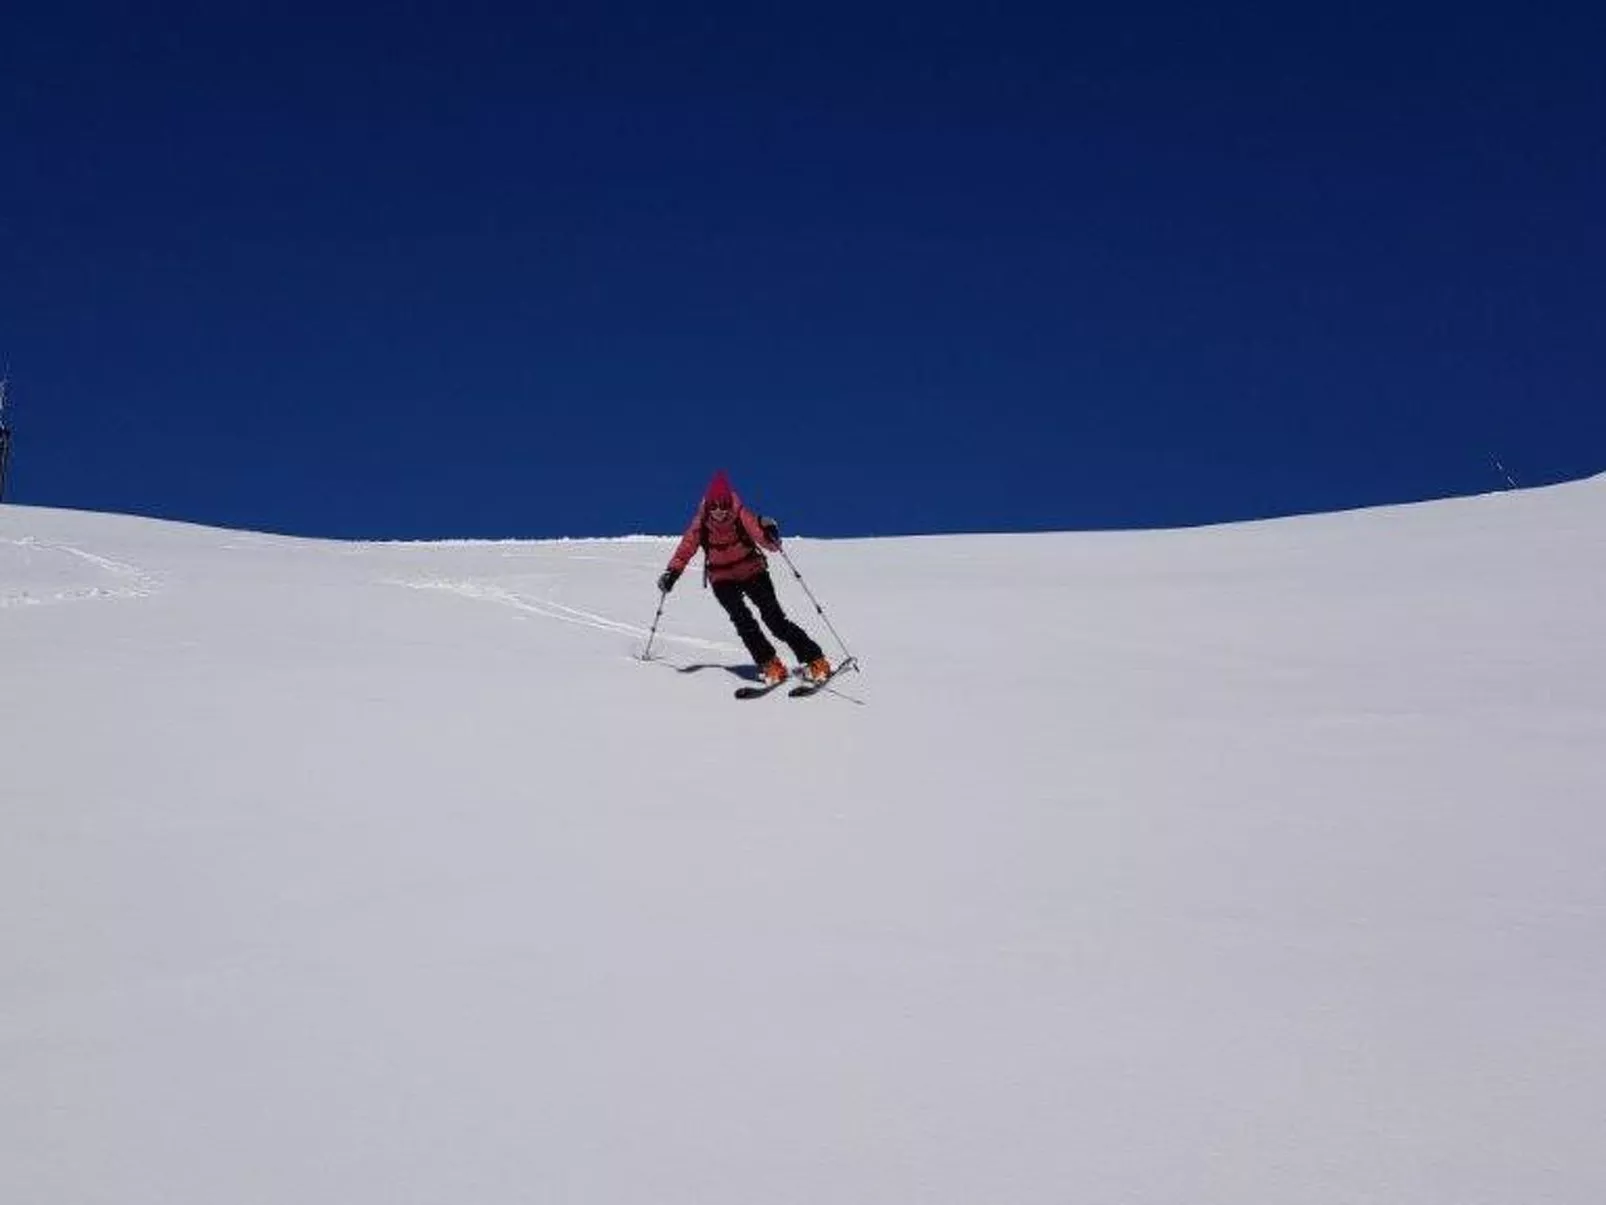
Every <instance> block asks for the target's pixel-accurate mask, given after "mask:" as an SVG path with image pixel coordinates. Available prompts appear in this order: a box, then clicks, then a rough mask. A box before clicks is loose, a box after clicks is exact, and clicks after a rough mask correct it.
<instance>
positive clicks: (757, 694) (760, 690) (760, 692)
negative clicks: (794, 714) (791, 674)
mask: <svg viewBox="0 0 1606 1205" xmlns="http://www.w3.org/2000/svg"><path fill="white" fill-rule="evenodd" d="M786 683H787V679H786V678H782V679H781V680H780V681H779V682H771V683H770V684H769V685H768V686H738V687H737V688H736V694H735V697H736V698H738V699H762V698H763V697H764V696H765V695H767V694H769V693H770V692H771V691H774V690H779V689H780V688H781V687H783V686H785V685H786Z"/></svg>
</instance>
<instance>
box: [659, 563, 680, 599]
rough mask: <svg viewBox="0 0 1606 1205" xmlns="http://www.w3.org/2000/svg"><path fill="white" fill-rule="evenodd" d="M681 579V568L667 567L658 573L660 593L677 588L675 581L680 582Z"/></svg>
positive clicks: (666, 592)
mask: <svg viewBox="0 0 1606 1205" xmlns="http://www.w3.org/2000/svg"><path fill="white" fill-rule="evenodd" d="M679 580H680V570H679V569H665V570H664V571H663V572H662V573H660V574H659V575H658V590H659V593H661V594H668V593H669V592H670V591H671V590H673V589H674V588H675V583H676V582H678V581H679Z"/></svg>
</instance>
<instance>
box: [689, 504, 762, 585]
mask: <svg viewBox="0 0 1606 1205" xmlns="http://www.w3.org/2000/svg"><path fill="white" fill-rule="evenodd" d="M705 535H706V538H707V542H706V544H705V543H704V537H705ZM698 548H702V549H703V571H704V573H705V574H706V575H707V577H708V580H709V581H711V582H745V581H747V580H748V578H753V577H757V576H758V575H759V574H760V573H763V572H764V571H765V570H766V569H768V568H769V562H768V561H766V560H765V559H764V553H763V552H761V551H760V549H765V548H767V549H769V551H771V552H775V551H776V550H777V549H779V548H780V545H779V544H777V543H776V542H775V541H773V540H771V539H770V538H769V537H768V536H767V535H765V534H764V529H763V528H762V527H760V526H759V518H758V516H757V515H755V514H754V513H753V512H752V511H750V510H748V509H747V506H746V505H745V504H744V503H743V502H742V499H741V497H740V495H733V496H732V513H731V517H730V518H728V519H726V520H724V521H723V522H720V521H717V520H715V519H713V518H712V517H710V516H709V514H708V500H707V499H706V498H705V499H704V500H703V501H702V502H700V503H698V506H697V513H696V514H695V515H693V516H692V517H691V522H690V523H688V524H687V525H686V532H685V534H684V535H682V536H681V537H680V543H679V544H678V545H676V547H675V555H674V556H672V557H670V558H669V567H670V568H671V569H673V570H674V571H675V572H676V573H683V572H685V570H686V566H687V565H689V564H690V563H691V559H692V557H694V556H696V555H697V549H698Z"/></svg>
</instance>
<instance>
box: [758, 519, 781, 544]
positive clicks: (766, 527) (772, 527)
mask: <svg viewBox="0 0 1606 1205" xmlns="http://www.w3.org/2000/svg"><path fill="white" fill-rule="evenodd" d="M758 529H759V530H760V531H762V532H763V533H764V534H765V535H766V536H768V537H769V539H770V542H771V543H774V544H779V543H780V542H781V525H780V524H779V523H777V522H776V521H775V520H774V519H760V520H759V521H758Z"/></svg>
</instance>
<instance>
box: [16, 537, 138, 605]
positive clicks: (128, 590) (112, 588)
mask: <svg viewBox="0 0 1606 1205" xmlns="http://www.w3.org/2000/svg"><path fill="white" fill-rule="evenodd" d="M0 545H9V546H10V547H12V548H19V549H21V550H22V557H23V561H24V563H29V562H31V561H32V560H33V559H34V554H35V553H43V554H46V555H53V554H54V555H60V556H64V557H69V558H73V559H76V560H78V561H81V562H83V563H84V564H87V565H90V566H92V567H93V568H95V569H98V570H100V571H101V572H102V573H104V574H106V575H107V576H108V577H109V578H111V579H112V581H113V582H114V583H116V584H113V585H84V586H72V587H69V588H66V589H60V590H51V591H48V592H42V593H41V592H37V591H35V590H32V589H29V588H26V587H23V588H21V589H12V590H6V591H0V609H4V608H7V607H38V606H48V605H51V604H53V603H70V602H82V601H84V600H85V599H91V598H148V597H150V596H151V595H152V594H155V593H156V592H157V590H158V589H160V585H161V583H160V582H159V580H158V579H157V578H156V576H155V575H154V574H151V573H147V572H146V571H145V570H143V569H141V568H139V567H138V566H137V565H130V564H128V563H126V562H124V561H117V560H113V559H112V558H111V557H106V556H100V555H99V554H97V553H93V552H90V551H88V550H87V549H84V548H77V547H74V546H73V545H71V544H58V543H54V542H52V541H49V540H41V539H39V538H37V537H36V536H22V537H20V538H16V539H12V538H7V537H0Z"/></svg>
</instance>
